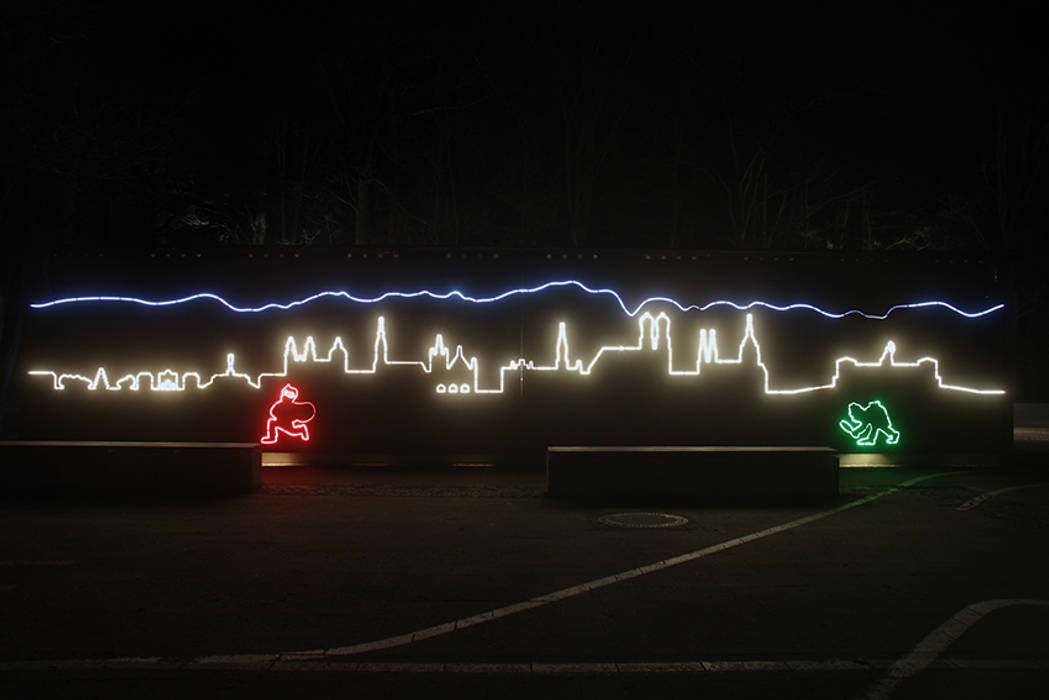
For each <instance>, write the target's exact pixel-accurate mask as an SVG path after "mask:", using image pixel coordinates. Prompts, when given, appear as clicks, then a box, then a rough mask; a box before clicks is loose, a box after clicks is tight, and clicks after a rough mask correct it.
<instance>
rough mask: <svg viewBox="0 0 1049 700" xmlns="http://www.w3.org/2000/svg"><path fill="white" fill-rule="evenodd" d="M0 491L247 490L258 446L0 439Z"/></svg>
mask: <svg viewBox="0 0 1049 700" xmlns="http://www.w3.org/2000/svg"><path fill="white" fill-rule="evenodd" d="M0 465H2V466H0V487H2V488H3V489H4V490H5V491H66V492H69V491H118V492H126V491H150V492H174V493H187V492H190V493H247V492H251V491H257V490H258V489H259V487H260V485H261V466H262V455H261V450H260V449H259V446H258V445H256V444H254V443H242V442H74V441H8V442H0Z"/></svg>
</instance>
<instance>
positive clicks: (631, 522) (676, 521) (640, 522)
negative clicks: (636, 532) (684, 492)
mask: <svg viewBox="0 0 1049 700" xmlns="http://www.w3.org/2000/svg"><path fill="white" fill-rule="evenodd" d="M597 521H598V522H599V523H601V524H603V525H611V526H613V527H643V528H652V527H680V526H682V525H684V524H685V523H687V522H688V518H683V517H681V516H680V515H670V514H669V513H613V514H612V515H602V516H601V517H600V518H598V519H597Z"/></svg>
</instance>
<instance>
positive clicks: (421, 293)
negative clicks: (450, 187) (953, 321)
mask: <svg viewBox="0 0 1049 700" xmlns="http://www.w3.org/2000/svg"><path fill="white" fill-rule="evenodd" d="M552 287H576V288H577V289H579V290H581V291H583V292H586V293H587V294H593V295H595V296H597V295H607V296H611V297H613V298H614V299H615V300H616V303H618V304H619V307H620V308H621V309H622V310H623V312H624V313H626V315H627V316H631V317H633V316H636V315H637V314H638V313H639V312H640V311H641V309H643V308H644V307H645V306H647V305H649V304H654V303H660V302H662V303H666V304H671V305H673V306H675V307H677V308H678V309H679V310H681V311H706V310H708V309H711V308H714V307H716V306H730V307H732V308H734V309H736V310H738V311H748V310H750V309H752V308H754V307H762V308H765V309H769V310H771V311H798V310H806V311H814V312H816V313H818V314H820V315H822V316H826V317H827V318H834V319H841V318H845V317H846V316H854V315H855V316H862V317H864V318H868V319H873V320H878V321H881V320H884V319H886V318H888V317H889V314H891V313H892V312H893V311H896V310H899V309H925V308H933V307H939V308H944V309H947V310H949V311H953V312H954V313H956V314H958V315H960V316H965V317H966V318H979V317H980V316H986V315H987V314H991V313H994V312H995V311H1000V310H1001V309H1004V308H1005V304H996V305H994V306H989V307H987V308H986V309H983V310H981V311H973V312H969V311H963V310H962V309H959V308H958V307H956V306H954V305H952V304H948V303H947V302H945V301H920V302H915V303H911V304H896V305H895V306H891V307H889V309H888V311H886V312H885V313H884V314H869V313H866V312H864V311H861V310H859V309H850V310H848V311H844V312H841V313H835V312H833V311H827V310H825V309H821V308H820V307H818V306H814V305H812V304H787V305H785V306H779V305H776V304H770V303H769V302H767V301H752V302H750V303H749V304H737V303H736V302H733V301H728V300H724V299H719V300H717V301H711V302H708V303H706V304H704V305H703V306H699V305H697V304H687V305H686V304H682V303H681V302H679V301H677V300H676V299H671V298H670V297H648V298H647V299H645V300H644V301H642V302H641V303H640V304H638V305H637V306H635V307H634V308H633V309H631V308H630V307H628V306H627V305H626V302H625V301H623V297H622V296H620V295H619V293H618V292H616V291H615V290H614V289H607V288H600V289H594V288H591V287H588V286H586V285H585V284H583V283H582V282H579V281H578V280H557V281H554V282H547V283H546V284H541V285H539V286H538V287H527V288H518V289H511V290H509V291H506V292H503V293H502V294H497V295H496V296H492V297H472V296H468V295H466V294H463V293H462V292H461V291H459V290H457V289H456V290H452V291H450V292H443V293H439V292H432V291H430V290H428V289H420V290H418V291H415V292H397V291H391V292H385V293H383V294H380V295H379V296H377V297H358V296H354V295H352V294H350V293H349V292H346V291H324V292H317V293H316V294H313V295H311V296H308V297H305V298H303V299H298V300H296V301H290V302H288V303H286V304H279V303H276V302H271V303H269V304H264V305H262V306H255V307H252V306H237V305H235V304H232V303H230V302H228V301H226V300H225V299H224V298H222V297H221V296H219V295H218V294H212V293H210V292H201V293H199V294H191V295H190V296H187V297H182V298H180V299H164V300H161V301H150V300H148V299H139V298H137V297H122V296H85V297H67V298H64V299H55V300H53V301H46V302H42V303H38V304H30V305H29V306H30V307H31V308H33V309H48V308H51V307H53V306H59V305H62V304H80V303H88V302H123V303H130V304H140V305H142V306H175V305H177V304H185V303H188V302H191V301H197V300H198V299H208V300H212V301H217V302H219V303H220V304H222V305H223V306H225V307H226V308H227V309H229V310H230V311H235V312H236V313H239V314H248V313H250V314H256V313H262V312H264V311H271V310H275V309H279V310H282V311H287V310H288V309H293V308H295V307H297V306H303V305H305V304H309V303H310V302H313V301H317V300H318V299H323V298H326V297H332V298H341V299H346V300H347V301H352V302H354V303H357V304H377V303H379V302H382V301H386V300H387V299H416V298H418V297H427V298H430V299H436V300H446V299H459V300H461V301H466V302H470V303H471V304H493V303H495V302H498V301H502V300H504V299H508V298H510V297H513V296H518V295H523V294H538V293H539V292H543V291H545V290H547V289H550V288H552Z"/></svg>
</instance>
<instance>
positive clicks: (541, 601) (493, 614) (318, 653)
mask: <svg viewBox="0 0 1049 700" xmlns="http://www.w3.org/2000/svg"><path fill="white" fill-rule="evenodd" d="M966 473H968V472H964V471H952V472H940V473H937V474H926V475H925V476H919V477H915V478H913V479H908V480H907V481H903V482H900V483H899V484H897V485H896V486H891V487H889V488H887V489H885V490H883V491H880V492H878V493H874V494H871V495H870V496H864V497H863V498H858V499H856V500H855V501H849V502H848V503H846V504H844V505H840V506H838V507H836V508H832V509H830V510H825V511H821V512H819V513H813V514H812V515H807V516H804V517H802V518H797V519H796V520H791V521H789V522H786V523H782V524H780V525H775V526H773V527H769V528H765V529H764V530H758V531H756V532H752V533H750V534H747V535H743V536H742V537H735V538H733V539H730V540H726V541H724V542H720V543H718V544H714V545H710V546H709V547H703V548H702V549H697V550H695V551H692V552H687V553H685V554H680V555H678V556H676V557H670V558H669V559H663V560H661V561H657V562H654V563H652V564H647V565H645V566H640V567H638V568H635V569H628V570H627V571H623V572H620V573H618V574H612V575H610V576H605V577H603V578H599V579H594V580H592V581H587V582H586V583H581V584H579V585H577V586H571V587H569V588H562V589H561V590H559V591H554V592H553V593H547V594H546V595H541V596H536V597H535V598H530V599H529V600H525V601H521V602H519V603H514V604H512V605H506V606H503V607H500V608H495V609H494V610H488V611H486V612H482V613H478V614H477V615H472V616H470V617H466V618H461V619H459V620H453V621H451V622H446V623H444V624H440V625H434V626H431V627H426V628H423V629H421V630H416V631H415V632H408V633H406V634H400V635H397V636H394V637H385V638H383V639H377V640H374V641H371V642H363V643H360V644H353V645H349V646H342V647H333V648H328V649H324V650H320V649H313V650H306V651H289V652H282V653H280V654H269V655H266V654H262V655H260V654H232V655H221V656H202V657H198V658H196V659H192V660H190V661H189V662H188V666H187V667H193V668H207V667H208V666H209V664H214V665H215V666H213V667H217V666H221V667H222V668H241V667H243V668H255V669H257V668H259V666H260V663H261V664H265V663H266V662H265V661H262V660H261V657H267V658H268V657H275V658H276V657H279V658H282V659H289V660H290V659H293V658H294V659H308V660H310V662H311V663H317V662H318V661H320V660H323V659H337V658H340V657H347V656H354V655H357V654H364V653H366V652H370V651H377V650H379V649H392V648H394V647H400V646H405V645H408V644H411V643H413V642H416V641H420V640H423V639H430V638H432V637H439V636H442V635H445V634H451V633H452V632H454V631H456V630H461V629H465V628H467V627H472V626H474V625H479V624H482V623H485V622H492V621H494V620H498V619H501V618H504V617H508V616H510V615H514V614H516V613H519V612H524V611H526V610H532V609H535V608H539V607H543V606H545V605H549V604H551V603H557V602H560V601H562V600H567V599H569V598H573V597H575V596H578V595H582V594H584V593H588V592H590V591H593V590H597V589H599V588H604V587H605V586H610V585H612V584H615V583H619V582H621V581H629V580H630V579H633V578H637V577H638V576H644V575H646V574H651V573H655V572H657V571H663V570H664V569H669V568H671V567H673V566H677V565H679V564H685V563H687V562H691V561H695V560H697V559H702V558H703V557H706V556H709V555H711V554H716V553H718V552H723V551H726V550H728V549H732V548H734V547H738V546H740V545H743V544H746V543H748V542H753V541H755V540H759V539H762V538H764V537H769V536H770V535H776V534H779V533H781V532H787V531H788V530H793V529H795V528H798V527H801V526H802V525H808V524H809V523H813V522H816V521H818V520H822V519H824V518H828V517H830V516H832V515H836V514H838V513H842V512H844V511H847V510H851V509H852V508H856V507H859V506H862V505H866V504H867V503H871V502H872V501H876V500H878V499H879V498H882V497H884V496H888V495H890V494H893V493H896V492H898V491H899V490H900V489H903V488H907V487H909V486H913V485H915V484H918V483H921V482H923V481H928V480H929V479H936V478H939V477H942V476H951V475H953V474H966ZM39 663H42V664H47V663H51V664H63V663H92V661H91V660H88V661H76V660H73V661H54V662H46V661H44V662H39ZM94 663H100V664H103V665H105V664H106V663H107V662H106V660H105V659H98V660H94ZM238 664H242V666H239V665H238ZM0 668H3V665H0Z"/></svg>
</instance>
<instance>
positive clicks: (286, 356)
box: [28, 311, 1005, 397]
mask: <svg viewBox="0 0 1049 700" xmlns="http://www.w3.org/2000/svg"><path fill="white" fill-rule="evenodd" d="M635 318H636V320H637V324H638V328H637V335H636V336H635V337H634V338H632V340H633V342H628V343H626V344H622V345H603V346H601V347H600V348H599V349H598V350H597V351H596V353H594V354H593V355H592V356H590V357H588V358H585V357H583V356H579V355H577V354H576V353H574V352H573V350H572V344H571V329H570V328H569V326H568V324H567V323H566V322H564V321H561V322H559V323H558V332H557V339H556V342H555V344H554V348H553V359H552V361H551V360H550V359H549V358H548V359H547V360H545V361H542V360H536V359H529V358H524V357H520V358H516V359H513V360H510V361H508V362H506V363H505V364H502V365H500V366H499V369H498V382H497V383H495V382H493V383H490V384H485V383H483V382H482V381H481V375H482V371H481V361H480V359H479V358H478V357H477V356H476V355H467V353H466V352H465V351H464V349H463V346H462V345H455V347H454V349H453V348H452V346H451V345H449V344H448V343H446V342H445V339H444V336H443V334H441V333H437V334H436V335H435V337H434V340H433V343H432V344H431V345H430V346H429V347H428V348H427V350H426V354H425V359H414V360H412V359H391V357H390V355H391V352H390V348H389V341H388V338H387V331H386V318H385V317H384V316H379V317H378V318H377V319H376V323H375V338H374V343H373V345H372V357H371V363H370V365H368V364H365V365H364V366H357V367H354V366H351V362H350V353H349V351H348V349H347V348H346V345H345V343H344V342H343V340H342V337H341V336H336V337H335V338H334V340H333V341H332V343H331V345H330V346H329V349H328V352H327V354H324V355H320V354H318V352H317V344H316V341H315V340H314V338H313V336H307V337H306V338H305V339H304V340H303V342H302V344H301V347H300V345H299V343H298V342H297V341H296V339H295V337H294V336H289V337H288V338H287V340H286V341H285V344H284V353H283V361H282V367H281V369H280V371H275V372H262V373H260V374H257V375H252V374H249V373H246V372H243V371H240V370H239V369H238V368H237V358H236V354H235V353H232V352H231V353H227V355H226V367H225V369H224V370H223V371H222V372H217V373H214V374H211V375H204V374H201V373H199V372H196V371H176V370H174V369H163V370H160V371H154V370H150V369H142V370H135V371H132V372H129V373H125V374H121V375H119V376H117V377H116V378H113V377H111V376H110V372H109V371H107V369H106V368H105V367H98V368H97V369H96V370H95V371H94V372H93V373H92V374H90V375H85V374H79V373H75V372H60V371H58V370H52V369H34V370H30V371H29V372H28V374H29V375H31V376H34V377H49V378H50V379H51V388H52V389H54V390H59V391H62V390H65V389H66V387H67V385H82V386H84V387H86V389H87V390H89V391H98V390H107V391H139V390H143V389H148V390H152V391H161V392H184V391H190V390H206V389H208V388H210V387H212V386H214V385H215V383H216V381H219V380H223V381H226V380H236V381H242V382H244V383H246V384H247V385H248V386H250V387H251V388H253V389H261V388H262V387H263V383H264V382H266V381H267V380H270V379H284V378H288V377H290V376H292V375H293V374H294V371H295V369H296V368H297V367H298V366H302V365H307V364H317V365H323V364H327V365H330V366H341V371H342V373H343V374H345V375H349V376H372V377H379V376H380V375H381V374H382V371H383V369H384V368H388V367H414V368H417V369H418V370H419V371H420V372H421V373H423V374H424V375H426V376H429V377H438V378H441V379H444V381H438V382H436V383H434V384H433V385H432V390H433V391H435V392H436V393H438V394H442V395H457V396H459V397H465V396H484V395H500V394H505V393H506V388H507V377H508V376H510V375H512V374H513V373H515V372H519V373H523V374H524V375H527V374H528V373H563V374H574V375H578V376H581V377H593V378H594V379H595V380H596V379H597V377H596V376H594V375H595V371H596V370H598V369H599V368H600V366H601V365H602V363H603V362H606V361H608V360H609V359H610V358H612V357H617V356H618V357H628V358H634V357H640V356H645V357H649V358H651V357H653V356H654V357H657V358H659V357H660V356H661V355H662V356H665V362H666V373H667V375H668V376H669V377H673V378H681V379H685V378H689V377H692V378H698V377H701V376H702V375H703V374H704V372H707V371H710V370H711V369H713V368H716V367H719V366H727V367H731V366H737V367H746V366H752V367H756V368H757V369H758V370H759V371H760V373H761V375H762V377H763V387H764V393H765V394H769V395H800V394H807V393H811V392H820V391H830V390H834V389H836V388H838V386H839V382H840V381H841V377H842V370H843V368H846V367H852V368H856V369H858V370H860V371H864V370H867V371H882V370H886V371H893V370H915V369H918V370H924V371H925V372H927V373H928V377H929V380H930V381H933V382H934V383H935V385H936V387H937V388H938V389H941V390H945V391H955V392H963V393H968V394H974V395H983V396H988V395H1001V394H1004V393H1005V391H1004V390H1003V389H996V388H981V387H971V386H962V385H956V384H952V383H949V382H948V381H946V380H945V379H944V377H943V375H942V374H941V368H940V361H939V360H938V359H936V358H934V357H920V358H917V359H915V360H898V359H897V357H896V343H895V342H894V341H891V340H890V341H888V342H887V343H886V344H885V346H884V347H883V348H882V349H881V351H880V354H876V355H875V356H874V357H871V358H867V359H857V358H853V357H850V356H842V357H839V358H837V359H836V360H835V361H834V367H833V370H832V372H831V373H830V374H829V377H828V379H827V380H825V381H824V382H822V383H819V384H815V385H801V386H792V385H789V384H783V383H780V382H777V381H775V380H774V378H773V377H772V376H771V372H770V370H769V367H768V366H767V364H766V363H765V361H764V360H763V358H762V347H761V344H760V342H759V340H758V336H757V332H756V330H755V324H754V316H753V314H751V313H747V314H746V315H745V324H744V329H743V333H742V335H741V336H740V339H739V342H738V344H733V345H734V350H732V351H726V352H725V353H724V354H723V353H722V351H721V349H720V348H719V338H718V333H717V329H714V328H701V329H699V331H698V334H699V338H698V348H697V351H696V354H695V356H694V357H692V356H688V357H675V352H674V347H673V342H672V338H673V335H672V333H671V318H670V316H669V315H668V314H667V313H666V312H665V311H660V312H655V313H654V312H649V311H646V312H644V313H640V314H638V315H637V316H636V317H635ZM340 358H341V359H340ZM660 362H662V360H660ZM114 374H116V373H114ZM448 375H452V376H448ZM455 375H457V376H455ZM446 377H447V379H446ZM453 377H454V378H453ZM377 381H378V379H377Z"/></svg>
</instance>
